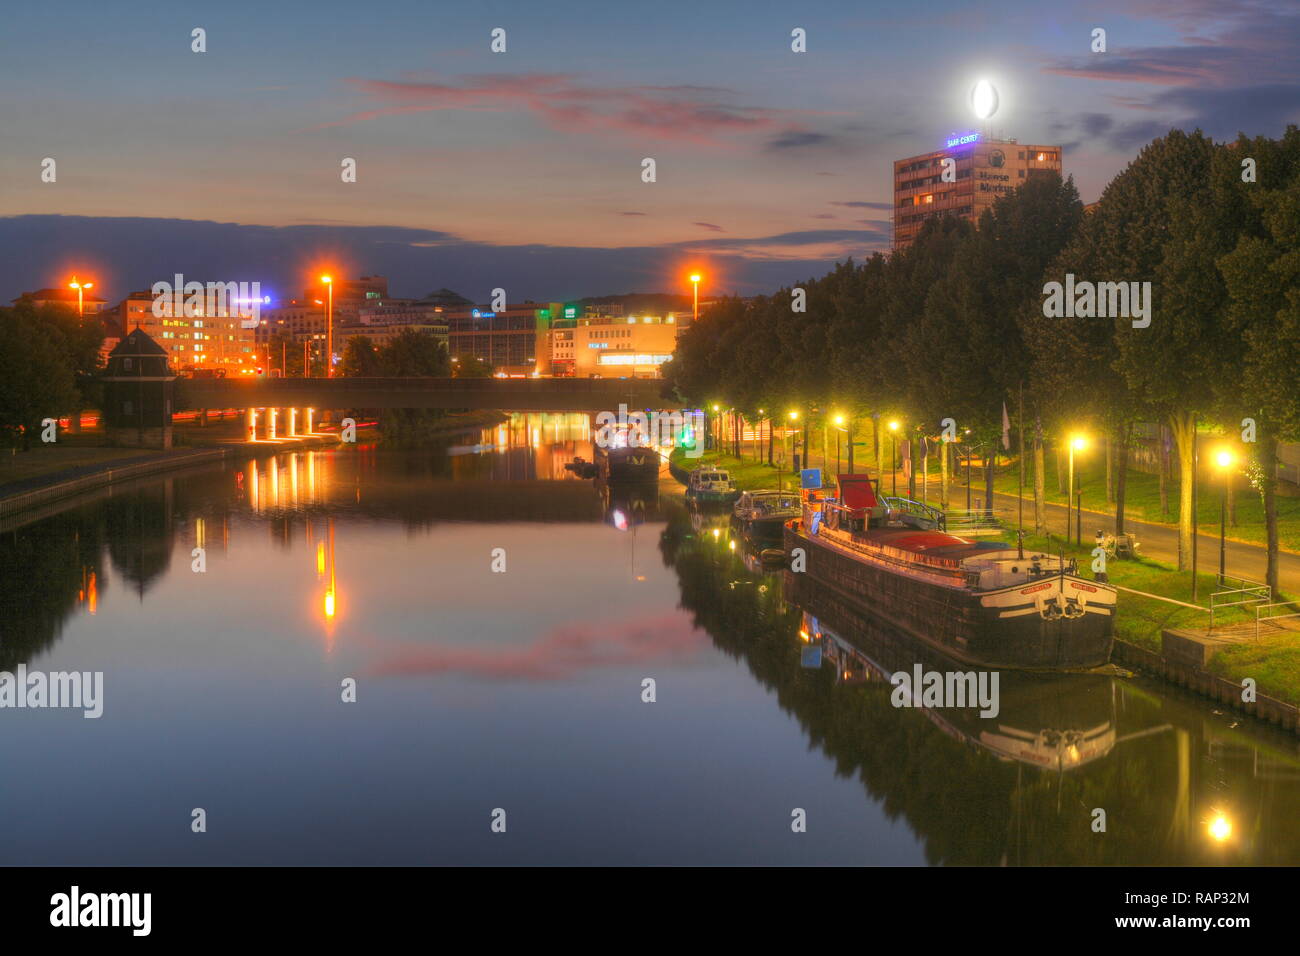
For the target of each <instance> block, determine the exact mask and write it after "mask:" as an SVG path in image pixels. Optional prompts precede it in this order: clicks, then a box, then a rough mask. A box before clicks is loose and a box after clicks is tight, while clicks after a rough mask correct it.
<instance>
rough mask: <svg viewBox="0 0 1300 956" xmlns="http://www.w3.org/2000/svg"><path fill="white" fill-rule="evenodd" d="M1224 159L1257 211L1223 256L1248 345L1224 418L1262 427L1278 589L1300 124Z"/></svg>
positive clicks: (1294, 363)
mask: <svg viewBox="0 0 1300 956" xmlns="http://www.w3.org/2000/svg"><path fill="white" fill-rule="evenodd" d="M1246 158H1250V159H1253V160H1254V161H1255V163H1256V181H1255V182H1250V183H1246V182H1241V181H1240V176H1239V174H1238V173H1239V170H1240V169H1241V163H1242V161H1243V160H1244V159H1246ZM1223 163H1224V165H1225V166H1226V167H1227V170H1228V172H1229V173H1231V179H1227V181H1228V182H1232V184H1233V185H1232V188H1233V190H1235V191H1237V192H1238V193H1239V194H1240V195H1241V196H1242V197H1243V199H1244V201H1245V202H1247V203H1249V205H1250V208H1251V210H1252V211H1253V213H1254V215H1253V216H1251V217H1250V218H1249V220H1248V222H1247V223H1246V227H1245V228H1244V229H1243V230H1242V234H1241V235H1240V236H1239V237H1238V239H1237V243H1236V246H1235V247H1234V248H1233V249H1232V251H1231V252H1229V253H1227V254H1225V255H1224V256H1223V257H1221V258H1220V259H1219V261H1218V267H1219V270H1220V272H1221V273H1222V275H1223V278H1224V282H1225V284H1226V286H1227V290H1228V296H1229V303H1228V308H1227V319H1228V324H1229V326H1230V328H1231V329H1232V331H1233V332H1234V333H1235V334H1237V335H1240V336H1241V338H1242V340H1243V342H1244V343H1245V353H1246V354H1245V360H1244V363H1243V365H1244V367H1243V370H1242V375H1241V380H1240V382H1239V383H1237V384H1238V387H1237V388H1235V389H1231V390H1229V391H1227V392H1226V393H1225V394H1224V396H1223V404H1224V406H1225V411H1226V410H1228V409H1231V408H1232V406H1233V404H1234V401H1233V399H1234V398H1235V399H1236V402H1235V404H1236V406H1237V408H1236V409H1235V411H1236V414H1234V415H1231V416H1228V415H1226V414H1225V415H1224V418H1225V424H1227V425H1228V426H1229V428H1240V427H1242V426H1243V425H1245V424H1246V422H1245V419H1246V418H1251V419H1254V420H1255V424H1256V427H1257V430H1258V434H1257V436H1256V438H1257V441H1256V442H1255V444H1254V446H1253V455H1252V460H1251V461H1250V462H1249V463H1248V465H1247V474H1248V476H1249V477H1250V481H1251V484H1252V485H1253V486H1254V487H1255V489H1256V490H1257V491H1258V492H1259V495H1260V498H1261V500H1262V503H1263V506H1264V527H1265V539H1266V543H1267V544H1266V547H1267V554H1268V564H1267V571H1266V578H1265V583H1266V584H1268V585H1269V586H1271V587H1272V588H1273V590H1274V592H1275V593H1276V591H1277V587H1278V532H1277V498H1276V488H1277V445H1278V442H1279V441H1280V440H1281V441H1296V440H1300V238H1298V237H1300V129H1297V127H1295V126H1289V127H1287V130H1286V133H1285V134H1284V136H1283V137H1282V139H1281V140H1280V141H1277V142H1274V141H1271V140H1267V139H1264V138H1258V139H1256V140H1254V141H1248V140H1246V138H1245V137H1244V136H1243V137H1240V138H1239V139H1238V141H1237V142H1236V143H1234V144H1232V146H1231V147H1229V148H1227V149H1225V150H1224V156H1223ZM1226 175H1227V174H1225V178H1226Z"/></svg>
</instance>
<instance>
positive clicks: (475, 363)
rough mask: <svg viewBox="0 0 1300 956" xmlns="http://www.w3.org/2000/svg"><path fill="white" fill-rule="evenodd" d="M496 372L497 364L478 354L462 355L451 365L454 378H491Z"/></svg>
mask: <svg viewBox="0 0 1300 956" xmlns="http://www.w3.org/2000/svg"><path fill="white" fill-rule="evenodd" d="M496 372H497V370H496V366H495V365H492V364H491V363H490V362H486V361H484V360H483V359H481V358H479V357H478V356H477V355H461V356H459V357H458V358H457V359H456V361H455V362H453V363H452V366H451V376H452V378H491V377H492V376H493V375H495V374H496Z"/></svg>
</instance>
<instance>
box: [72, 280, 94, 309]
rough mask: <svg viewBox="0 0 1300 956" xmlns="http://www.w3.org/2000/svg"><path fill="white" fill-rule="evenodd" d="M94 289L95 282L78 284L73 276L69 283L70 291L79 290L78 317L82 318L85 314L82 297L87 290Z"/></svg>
mask: <svg viewBox="0 0 1300 956" xmlns="http://www.w3.org/2000/svg"><path fill="white" fill-rule="evenodd" d="M94 287H95V283H93V282H78V281H77V277H76V276H73V277H72V281H71V282H69V283H68V288H69V289H76V290H77V316H78V317H81V316H83V315H84V314H85V309H84V305H85V303H84V300H83V298H82V296H83V295H84V294H85V290H86V289H93V288H94Z"/></svg>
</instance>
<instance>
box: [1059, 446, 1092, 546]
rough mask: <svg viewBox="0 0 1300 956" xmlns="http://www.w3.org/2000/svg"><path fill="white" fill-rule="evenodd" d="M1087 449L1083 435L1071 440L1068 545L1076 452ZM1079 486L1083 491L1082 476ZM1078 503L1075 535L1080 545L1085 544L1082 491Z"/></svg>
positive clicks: (1067, 492) (1067, 514) (1068, 488)
mask: <svg viewBox="0 0 1300 956" xmlns="http://www.w3.org/2000/svg"><path fill="white" fill-rule="evenodd" d="M1087 447H1088V439H1086V438H1084V437H1083V436H1082V435H1075V436H1074V437H1073V438H1071V439H1070V480H1069V483H1068V484H1067V485H1066V498H1065V540H1066V542H1067V543H1068V542H1069V540H1070V499H1071V498H1074V497H1075V492H1074V453H1075V452H1076V451H1083V450H1084V449H1085V448H1087ZM1079 485H1080V488H1081V489H1082V485H1083V480H1082V476H1081V477H1080V481H1079ZM1076 502H1077V508H1076V510H1075V527H1074V533H1075V537H1076V538H1078V540H1079V543H1080V544H1082V543H1083V491H1082V490H1080V491H1079V493H1078V497H1077V499H1076Z"/></svg>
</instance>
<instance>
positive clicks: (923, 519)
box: [784, 475, 1116, 671]
mask: <svg viewBox="0 0 1300 956" xmlns="http://www.w3.org/2000/svg"><path fill="white" fill-rule="evenodd" d="M839 487H840V497H839V498H822V497H818V496H817V493H816V492H807V491H805V492H804V498H803V501H802V506H801V513H800V515H799V517H797V518H793V519H791V520H789V521H787V522H786V523H785V528H784V546H785V551H786V553H787V555H790V558H791V570H790V571H788V572H787V573H788V574H800V573H802V574H807V575H808V576H809V577H810V578H812V579H814V580H816V581H818V582H819V583H821V584H824V585H826V586H828V587H830V588H832V589H834V590H836V591H838V592H839V593H841V594H843V595H844V596H845V597H846V598H848V599H850V600H851V601H853V603H854V604H855V605H856V606H858V607H859V608H861V609H862V610H863V611H865V612H867V613H869V614H872V615H874V616H876V617H877V618H879V619H881V620H883V621H886V622H888V623H889V624H891V625H893V626H894V627H897V628H900V629H901V630H903V631H905V632H907V633H908V634H910V635H912V636H914V637H915V638H917V639H919V640H921V641H924V642H925V643H927V644H929V645H931V646H932V647H934V648H936V649H937V650H940V651H942V652H944V653H945V654H948V655H951V656H952V657H955V658H956V659H958V660H960V661H963V662H966V663H971V664H978V665H981V666H985V667H1008V668H1021V669H1027V670H1057V671H1061V670H1088V669H1091V668H1096V667H1100V666H1102V665H1104V664H1106V663H1107V662H1108V661H1109V659H1110V651H1111V645H1112V643H1113V640H1114V621H1115V606H1116V590H1115V588H1113V587H1111V586H1110V585H1109V584H1107V583H1106V582H1105V581H1104V580H1096V579H1094V580H1088V579H1085V578H1084V577H1083V576H1082V575H1080V574H1079V572H1078V568H1077V566H1076V563H1075V561H1074V560H1073V559H1066V558H1065V557H1064V556H1063V555H1053V554H1048V553H1046V552H1042V551H1029V552H1026V551H1025V549H1024V548H1023V547H1022V546H1018V545H1012V544H1007V543H1004V542H994V541H978V542H977V541H971V540H968V539H966V538H962V537H958V536H957V535H953V534H949V533H948V532H947V531H945V530H944V527H945V525H946V520H945V517H944V515H943V513H942V512H940V511H938V510H937V509H935V508H931V507H928V506H926V505H923V504H921V503H919V502H914V501H909V500H907V499H903V498H884V497H882V496H881V495H880V491H879V487H878V483H877V481H876V480H875V479H873V478H871V477H870V476H868V475H841V476H840V478H839ZM796 549H801V554H800V552H799V551H797V550H796ZM800 559H802V560H800Z"/></svg>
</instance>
